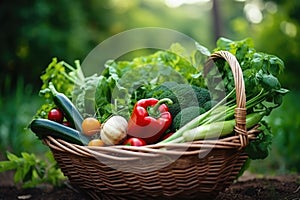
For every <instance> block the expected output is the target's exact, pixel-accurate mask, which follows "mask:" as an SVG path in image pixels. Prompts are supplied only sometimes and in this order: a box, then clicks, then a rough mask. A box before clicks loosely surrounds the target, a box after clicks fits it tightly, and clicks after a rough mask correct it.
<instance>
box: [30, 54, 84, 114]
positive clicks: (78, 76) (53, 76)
mask: <svg viewBox="0 0 300 200" xmlns="http://www.w3.org/2000/svg"><path fill="white" fill-rule="evenodd" d="M75 66H76V67H72V66H71V65H69V64H68V63H66V62H64V61H60V62H58V60H57V58H53V59H52V62H51V63H50V64H49V65H48V67H47V68H46V70H45V71H44V73H43V74H42V75H41V77H40V78H41V80H42V83H43V84H42V87H41V90H40V95H41V96H42V97H44V98H45V103H44V104H43V105H42V106H41V108H40V109H39V110H38V111H37V113H36V115H35V117H36V118H38V117H40V118H46V117H47V114H48V112H49V110H50V109H51V108H53V107H54V106H55V105H54V103H53V101H52V95H51V92H50V91H49V88H48V87H49V83H50V82H52V83H53V85H54V86H55V88H56V89H57V91H59V92H62V93H64V94H65V95H66V96H68V97H69V98H71V97H72V93H73V90H74V86H75V84H78V85H82V84H83V83H84V76H83V73H82V71H81V67H80V64H79V61H77V60H76V61H75Z"/></svg>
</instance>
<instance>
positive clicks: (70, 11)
mask: <svg viewBox="0 0 300 200" xmlns="http://www.w3.org/2000/svg"><path fill="white" fill-rule="evenodd" d="M206 4H207V3H206ZM187 13H188V15H187ZM208 13H209V9H207V8H206V7H201V6H196V7H192V6H182V7H180V8H170V7H168V6H167V5H166V4H165V3H164V1H157V2H153V1H150V0H143V1H139V0H101V1H97V0H87V1H79V0H74V1H72V2H70V1H68V0H61V1H59V3H58V2H54V1H50V0H28V1H21V2H19V1H11V0H3V1H1V4H0V23H1V29H2V31H1V32H0V41H1V47H0V66H1V68H0V93H2V92H1V91H3V89H4V88H7V90H8V91H9V90H10V88H11V87H12V86H11V85H14V84H15V83H16V81H15V80H16V79H17V78H18V77H19V76H22V77H24V80H25V82H26V83H32V84H34V85H35V86H36V87H37V88H38V87H39V84H37V83H39V76H40V74H41V72H42V70H43V69H44V68H45V67H46V65H47V64H48V63H49V62H50V61H51V58H52V57H58V59H59V60H65V61H66V62H68V63H70V64H72V63H73V61H74V60H75V59H80V60H83V59H84V57H85V56H86V55H87V54H88V53H89V51H91V50H92V49H93V48H94V47H95V46H96V45H97V44H99V43H100V42H101V41H103V40H105V39H107V38H109V37H110V36H112V35H114V34H117V33H119V32H122V31H124V30H128V29H131V28H137V27H149V26H154V27H164V28H170V29H174V30H178V31H180V32H183V33H185V34H187V35H190V36H191V37H193V38H195V39H199V40H200V42H204V41H205V42H206V44H208V45H209V44H211V42H210V41H211V38H210V37H211V36H210V34H209V32H210V29H209V28H206V27H209V26H210V21H209V19H208V17H206V16H207V14H208ZM162 39H163V38H162ZM29 72H30V73H29Z"/></svg>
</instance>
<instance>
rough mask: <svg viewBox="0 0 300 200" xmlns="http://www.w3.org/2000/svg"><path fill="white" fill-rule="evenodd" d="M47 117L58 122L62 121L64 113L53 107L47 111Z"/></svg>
mask: <svg viewBox="0 0 300 200" xmlns="http://www.w3.org/2000/svg"><path fill="white" fill-rule="evenodd" d="M48 119H49V120H52V121H55V122H58V123H62V122H63V120H64V114H63V112H62V111H61V110H60V109H58V108H53V109H51V110H50V111H49V113H48Z"/></svg>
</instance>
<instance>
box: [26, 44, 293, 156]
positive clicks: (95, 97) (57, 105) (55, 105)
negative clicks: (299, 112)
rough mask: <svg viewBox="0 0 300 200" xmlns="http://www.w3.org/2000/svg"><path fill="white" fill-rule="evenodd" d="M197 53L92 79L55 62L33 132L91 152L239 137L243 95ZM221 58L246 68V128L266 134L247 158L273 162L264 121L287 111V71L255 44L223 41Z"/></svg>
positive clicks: (120, 66)
mask: <svg viewBox="0 0 300 200" xmlns="http://www.w3.org/2000/svg"><path fill="white" fill-rule="evenodd" d="M195 47H196V50H195V52H193V53H192V55H190V56H183V55H185V54H184V51H185V50H184V48H183V47H181V46H180V44H174V45H172V46H171V47H170V49H169V50H168V51H162V50H160V51H157V52H155V53H153V54H151V55H147V56H141V57H136V58H134V59H133V60H131V61H115V60H109V61H107V62H106V64H105V69H104V71H102V72H101V73H100V74H94V75H91V76H89V77H84V75H83V73H82V70H81V67H80V63H79V61H75V67H72V66H71V65H69V64H67V63H65V62H63V61H61V62H58V61H57V59H53V61H52V63H51V64H50V65H49V66H48V67H47V69H46V71H45V73H44V74H43V75H42V76H41V79H42V81H43V86H42V88H41V91H40V95H42V96H43V97H44V98H45V104H44V105H42V106H41V108H40V110H39V111H38V112H37V114H36V116H35V119H34V120H33V121H32V123H31V125H30V127H31V130H32V131H33V132H34V133H36V135H37V136H38V137H39V138H41V139H43V138H44V137H46V136H48V135H50V136H53V137H55V138H60V139H63V140H66V141H68V142H72V143H75V144H79V145H90V146H105V145H134V146H144V145H147V144H156V143H159V144H165V143H182V142H192V141H195V140H200V139H205V138H219V137H226V136H228V135H230V134H232V133H233V129H234V126H235V118H234V109H235V108H236V95H235V85H234V80H233V76H232V73H231V70H230V67H229V66H228V63H226V62H225V61H224V60H222V59H219V60H216V62H215V65H216V67H215V68H216V69H217V70H211V71H209V72H208V71H207V70H206V69H203V64H204V63H203V61H205V60H206V59H207V58H208V56H209V55H210V54H211V53H210V52H209V51H208V50H207V49H206V48H204V47H203V46H200V45H199V44H196V45H195ZM219 50H226V51H229V52H231V53H232V54H233V55H235V56H236V58H237V60H238V62H239V63H240V65H241V68H242V71H243V75H244V81H245V89H246V98H247V101H246V108H247V116H246V126H247V128H252V127H253V126H255V125H257V124H260V129H261V130H262V131H261V132H260V134H259V135H258V136H257V139H256V140H254V141H252V142H251V143H250V144H249V145H248V146H247V147H246V151H247V152H248V154H249V156H250V157H251V158H253V159H257V158H265V157H266V156H267V155H268V150H269V148H270V144H271V141H272V134H271V132H270V127H269V126H268V124H267V123H266V122H265V121H264V120H263V117H264V116H268V115H269V114H270V113H271V111H272V110H273V109H274V108H276V107H278V106H280V105H281V103H282V97H283V95H284V94H286V93H287V92H288V91H287V90H286V89H284V88H282V87H281V84H280V82H279V80H278V78H277V77H278V75H279V74H280V73H282V71H283V70H284V63H283V61H282V60H281V59H280V58H278V57H276V56H274V55H269V54H266V53H261V52H257V51H256V50H255V49H254V47H253V42H252V40H251V39H249V38H247V39H244V40H241V41H231V40H229V39H226V38H220V39H219V40H218V41H217V47H216V48H215V49H214V50H213V52H215V51H219ZM208 73H210V75H209V76H208ZM208 85H209V86H210V87H208ZM211 90H213V92H212V91H211ZM222 93H224V94H226V95H224V96H222V95H220V94H222Z"/></svg>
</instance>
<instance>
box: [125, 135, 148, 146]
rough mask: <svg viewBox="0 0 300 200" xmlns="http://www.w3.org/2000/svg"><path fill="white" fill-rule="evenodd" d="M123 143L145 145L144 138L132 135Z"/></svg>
mask: <svg viewBox="0 0 300 200" xmlns="http://www.w3.org/2000/svg"><path fill="white" fill-rule="evenodd" d="M124 144H125V145H129V146H137V147H140V146H145V145H146V142H145V140H143V139H141V138H135V137H132V138H129V139H127V140H126V141H125V142H124Z"/></svg>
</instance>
